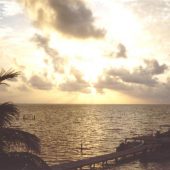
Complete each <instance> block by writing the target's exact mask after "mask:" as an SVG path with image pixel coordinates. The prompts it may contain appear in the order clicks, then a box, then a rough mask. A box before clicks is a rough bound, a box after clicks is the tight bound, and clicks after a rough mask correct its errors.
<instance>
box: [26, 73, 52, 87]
mask: <svg viewBox="0 0 170 170" xmlns="http://www.w3.org/2000/svg"><path fill="white" fill-rule="evenodd" d="M29 84H31V86H32V87H34V88H36V89H40V90H51V89H52V87H53V84H52V83H50V82H48V81H47V80H44V79H43V78H41V77H39V76H36V75H34V76H32V77H31V78H30V80H29Z"/></svg>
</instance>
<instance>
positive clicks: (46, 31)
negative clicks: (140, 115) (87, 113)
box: [0, 0, 170, 104]
mask: <svg viewBox="0 0 170 170" xmlns="http://www.w3.org/2000/svg"><path fill="white" fill-rule="evenodd" d="M169 20H170V1H169V0H156V1H155V0H147V1H146V0H105V1H103V0H93V1H91V0H43V1H42V0H0V67H1V68H2V69H5V70H8V69H10V68H12V69H15V70H16V71H20V72H21V75H20V76H19V77H18V78H17V79H16V80H13V81H10V82H9V85H10V86H8V87H4V86H1V87H0V89H1V98H0V101H6V100H9V101H13V102H17V103H85V104H95V103H98V104H100V103H102V104H106V103H108V104H117V103H119V104H125V103H126V104H133V103H134V104H137V103H169V101H170V76H169V73H170V70H169V65H170V60H169V58H170V56H169V55H170V48H169V47H170V29H169V28H170V22H169Z"/></svg>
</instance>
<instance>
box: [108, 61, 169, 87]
mask: <svg viewBox="0 0 170 170" xmlns="http://www.w3.org/2000/svg"><path fill="white" fill-rule="evenodd" d="M144 62H145V67H142V66H139V67H137V68H135V69H134V70H133V72H130V71H128V70H126V69H110V70H108V71H107V74H108V75H110V76H113V77H118V78H119V79H121V80H122V81H124V82H127V83H136V84H143V85H146V86H151V85H152V86H153V85H155V84H156V83H157V78H156V77H154V76H156V75H159V74H162V73H164V71H165V70H167V68H168V67H167V65H165V64H163V65H160V64H159V63H158V61H156V60H145V61H144Z"/></svg>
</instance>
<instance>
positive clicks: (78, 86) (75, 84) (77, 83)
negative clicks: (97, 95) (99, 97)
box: [59, 68, 90, 93]
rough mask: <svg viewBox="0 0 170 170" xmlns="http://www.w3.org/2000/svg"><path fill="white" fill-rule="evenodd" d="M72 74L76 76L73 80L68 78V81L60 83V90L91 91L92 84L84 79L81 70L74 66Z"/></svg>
mask: <svg viewBox="0 0 170 170" xmlns="http://www.w3.org/2000/svg"><path fill="white" fill-rule="evenodd" d="M71 75H72V76H73V77H74V79H72V80H69V79H68V80H67V81H66V82H64V83H62V84H60V85H59V88H60V90H62V91H70V92H83V93H89V92H90V90H89V87H90V84H89V83H88V82H86V81H85V80H83V78H82V74H81V72H80V71H79V70H77V69H75V68H72V69H71V70H70V77H71Z"/></svg>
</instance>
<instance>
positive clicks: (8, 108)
mask: <svg viewBox="0 0 170 170" xmlns="http://www.w3.org/2000/svg"><path fill="white" fill-rule="evenodd" d="M18 116H19V111H18V108H17V107H16V105H14V104H12V103H9V102H6V103H3V104H0V127H6V126H7V125H10V124H11V121H12V120H13V119H14V118H16V117H18Z"/></svg>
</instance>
